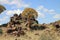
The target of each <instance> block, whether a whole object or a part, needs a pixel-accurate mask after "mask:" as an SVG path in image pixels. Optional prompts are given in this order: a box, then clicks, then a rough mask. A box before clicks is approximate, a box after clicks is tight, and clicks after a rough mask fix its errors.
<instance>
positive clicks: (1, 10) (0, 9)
mask: <svg viewBox="0 0 60 40" xmlns="http://www.w3.org/2000/svg"><path fill="white" fill-rule="evenodd" d="M5 10H6V8H5V7H4V6H2V5H0V13H2V12H3V11H5Z"/></svg>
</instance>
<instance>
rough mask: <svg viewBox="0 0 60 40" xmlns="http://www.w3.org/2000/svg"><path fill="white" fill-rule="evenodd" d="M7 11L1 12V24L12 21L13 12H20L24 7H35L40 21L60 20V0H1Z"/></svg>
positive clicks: (0, 2)
mask: <svg viewBox="0 0 60 40" xmlns="http://www.w3.org/2000/svg"><path fill="white" fill-rule="evenodd" d="M0 4H2V5H4V6H5V7H6V9H7V10H6V11H4V12H2V13H1V14H0V24H4V23H7V22H9V21H10V17H11V16H13V14H15V13H16V14H18V15H19V14H20V13H21V12H22V11H23V10H24V8H26V7H30V8H34V9H35V10H36V11H37V12H38V18H37V20H38V21H39V23H50V22H55V21H57V20H60V0H0Z"/></svg>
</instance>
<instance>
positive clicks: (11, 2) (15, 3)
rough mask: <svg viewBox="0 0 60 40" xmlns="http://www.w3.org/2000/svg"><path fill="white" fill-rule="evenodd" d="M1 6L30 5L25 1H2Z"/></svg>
mask: <svg viewBox="0 0 60 40" xmlns="http://www.w3.org/2000/svg"><path fill="white" fill-rule="evenodd" d="M0 4H8V5H15V6H14V7H17V8H21V7H28V6H29V4H26V3H25V2H24V1H23V0H0Z"/></svg>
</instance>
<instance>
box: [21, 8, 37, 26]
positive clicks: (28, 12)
mask: <svg viewBox="0 0 60 40" xmlns="http://www.w3.org/2000/svg"><path fill="white" fill-rule="evenodd" d="M21 15H22V17H23V18H27V21H28V25H29V27H30V25H31V19H36V18H37V17H38V13H37V12H36V11H35V10H34V9H32V8H25V9H24V11H23V12H22V14H21Z"/></svg>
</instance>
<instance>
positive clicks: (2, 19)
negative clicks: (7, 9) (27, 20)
mask: <svg viewBox="0 0 60 40" xmlns="http://www.w3.org/2000/svg"><path fill="white" fill-rule="evenodd" d="M7 18H8V17H7V16H5V17H3V18H0V22H2V21H5V20H6V19H7Z"/></svg>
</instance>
